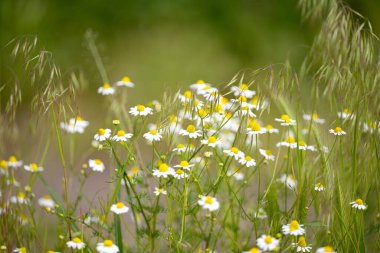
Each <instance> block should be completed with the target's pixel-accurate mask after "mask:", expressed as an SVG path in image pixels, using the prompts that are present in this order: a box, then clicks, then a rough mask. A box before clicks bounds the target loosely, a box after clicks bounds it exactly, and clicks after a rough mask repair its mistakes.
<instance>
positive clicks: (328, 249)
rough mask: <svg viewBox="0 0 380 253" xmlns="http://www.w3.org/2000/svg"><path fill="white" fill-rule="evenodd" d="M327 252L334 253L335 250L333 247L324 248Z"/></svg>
mask: <svg viewBox="0 0 380 253" xmlns="http://www.w3.org/2000/svg"><path fill="white" fill-rule="evenodd" d="M323 250H324V251H325V252H334V249H333V248H332V247H331V246H326V247H324V248H323Z"/></svg>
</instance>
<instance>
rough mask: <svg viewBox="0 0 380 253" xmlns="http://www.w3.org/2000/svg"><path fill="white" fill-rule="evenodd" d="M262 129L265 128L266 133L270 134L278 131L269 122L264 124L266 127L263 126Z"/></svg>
mask: <svg viewBox="0 0 380 253" xmlns="http://www.w3.org/2000/svg"><path fill="white" fill-rule="evenodd" d="M264 130H265V132H266V133H270V134H272V133H276V134H278V133H279V132H280V131H279V130H278V129H277V128H274V127H273V126H272V125H270V124H268V125H266V127H265V128H264Z"/></svg>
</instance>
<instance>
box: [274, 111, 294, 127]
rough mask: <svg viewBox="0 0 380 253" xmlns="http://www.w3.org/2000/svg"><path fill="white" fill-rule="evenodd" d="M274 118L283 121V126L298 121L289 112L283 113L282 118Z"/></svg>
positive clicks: (291, 124)
mask: <svg viewBox="0 0 380 253" xmlns="http://www.w3.org/2000/svg"><path fill="white" fill-rule="evenodd" d="M274 120H275V121H278V122H281V126H293V125H295V124H296V121H295V120H294V119H291V118H290V116H289V115H288V114H283V115H281V117H280V118H275V119H274Z"/></svg>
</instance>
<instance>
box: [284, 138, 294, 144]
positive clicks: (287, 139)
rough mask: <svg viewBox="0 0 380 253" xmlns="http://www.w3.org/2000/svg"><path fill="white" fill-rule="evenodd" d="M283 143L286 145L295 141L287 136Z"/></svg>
mask: <svg viewBox="0 0 380 253" xmlns="http://www.w3.org/2000/svg"><path fill="white" fill-rule="evenodd" d="M285 142H287V143H294V142H295V141H294V138H293V137H292V136H288V137H286V140H285Z"/></svg>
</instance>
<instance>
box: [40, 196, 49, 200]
mask: <svg viewBox="0 0 380 253" xmlns="http://www.w3.org/2000/svg"><path fill="white" fill-rule="evenodd" d="M42 198H43V199H46V200H51V198H50V196H49V195H45V196H43V197H42Z"/></svg>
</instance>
